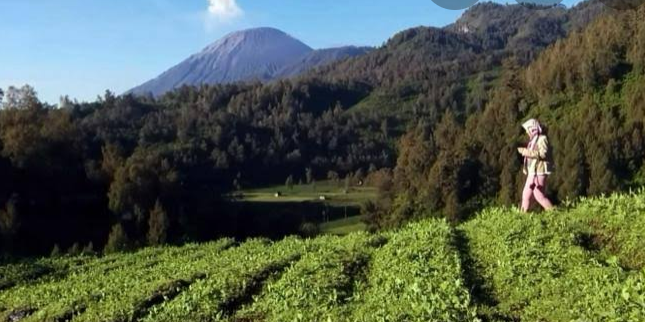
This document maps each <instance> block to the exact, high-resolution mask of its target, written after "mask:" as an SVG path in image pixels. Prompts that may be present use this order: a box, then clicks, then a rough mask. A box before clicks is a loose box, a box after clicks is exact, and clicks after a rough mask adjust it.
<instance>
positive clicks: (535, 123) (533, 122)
mask: <svg viewBox="0 0 645 322" xmlns="http://www.w3.org/2000/svg"><path fill="white" fill-rule="evenodd" d="M522 127H523V128H524V130H526V132H528V133H529V134H530V133H531V129H533V128H536V129H537V135H540V134H542V126H540V122H538V120H536V119H530V120H528V121H526V122H524V124H522ZM531 138H532V137H531Z"/></svg>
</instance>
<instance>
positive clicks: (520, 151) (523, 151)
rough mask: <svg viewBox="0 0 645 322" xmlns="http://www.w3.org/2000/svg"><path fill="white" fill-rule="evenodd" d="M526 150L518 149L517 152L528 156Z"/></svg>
mask: <svg viewBox="0 0 645 322" xmlns="http://www.w3.org/2000/svg"><path fill="white" fill-rule="evenodd" d="M526 151H527V149H526V148H517V152H518V153H519V154H521V155H523V156H526Z"/></svg>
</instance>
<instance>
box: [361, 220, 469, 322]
mask: <svg viewBox="0 0 645 322" xmlns="http://www.w3.org/2000/svg"><path fill="white" fill-rule="evenodd" d="M386 238H387V240H388V243H387V244H386V245H385V246H383V247H382V248H380V249H378V250H377V251H375V252H374V255H373V259H372V261H371V263H370V267H369V270H368V271H369V274H368V276H367V281H368V282H367V283H368V286H367V287H366V288H365V290H364V291H363V293H362V294H359V295H355V296H356V297H359V300H358V301H357V302H358V303H357V304H356V309H355V311H354V312H353V313H352V317H351V318H350V319H348V320H350V321H365V322H367V321H419V322H421V321H478V320H477V318H476V316H475V311H474V310H472V308H471V300H470V295H469V293H468V289H467V288H466V286H465V285H464V280H463V279H462V275H461V274H462V268H461V264H460V259H459V255H458V252H457V250H456V249H455V248H454V247H452V239H453V238H454V236H453V235H452V229H451V227H450V226H449V225H448V224H447V223H446V222H445V221H439V220H427V221H424V222H419V223H415V224H411V225H408V226H407V227H405V228H403V229H402V230H400V231H395V232H392V233H390V234H388V235H386Z"/></svg>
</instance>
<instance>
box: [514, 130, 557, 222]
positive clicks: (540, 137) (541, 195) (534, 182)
mask: <svg viewBox="0 0 645 322" xmlns="http://www.w3.org/2000/svg"><path fill="white" fill-rule="evenodd" d="M522 127H523V128H524V129H525V130H526V133H527V134H528V135H529V143H528V146H527V147H526V148H518V149H517V151H518V152H519V153H520V154H521V155H522V156H524V167H523V169H522V171H523V172H524V174H526V184H525V185H524V191H523V192H522V211H523V212H528V211H529V208H530V207H531V202H532V200H533V198H535V200H536V201H537V202H538V203H539V204H540V205H541V206H542V208H544V209H545V210H551V209H553V204H552V203H551V201H550V200H549V199H548V198H547V197H546V195H545V192H546V180H547V178H548V176H549V175H550V174H551V168H550V164H549V161H547V158H548V154H549V153H550V152H549V141H548V139H547V137H546V135H544V134H543V133H542V127H541V126H540V122H538V120H536V119H530V120H528V121H526V122H524V124H522Z"/></svg>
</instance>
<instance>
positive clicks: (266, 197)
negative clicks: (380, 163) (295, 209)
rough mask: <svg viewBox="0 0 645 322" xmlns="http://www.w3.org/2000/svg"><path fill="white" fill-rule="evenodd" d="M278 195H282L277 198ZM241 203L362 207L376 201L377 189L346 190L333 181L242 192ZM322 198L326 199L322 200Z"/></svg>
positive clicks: (352, 188) (238, 194)
mask: <svg viewBox="0 0 645 322" xmlns="http://www.w3.org/2000/svg"><path fill="white" fill-rule="evenodd" d="M276 193H279V194H280V195H279V196H278V197H276ZM236 195H237V196H238V197H239V200H241V201H248V202H320V203H325V204H328V205H330V206H337V207H339V206H360V205H361V204H363V203H364V202H366V201H369V200H374V199H376V188H374V187H367V186H363V187H357V186H351V187H349V188H348V189H345V186H344V184H343V183H342V182H340V183H338V182H334V181H331V180H326V181H320V182H316V183H315V184H302V185H298V184H295V185H293V187H291V188H289V187H286V186H285V185H279V186H271V187H264V188H257V189H247V190H242V191H240V192H238V193H237V194H236ZM321 197H324V198H322V199H324V200H321Z"/></svg>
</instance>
